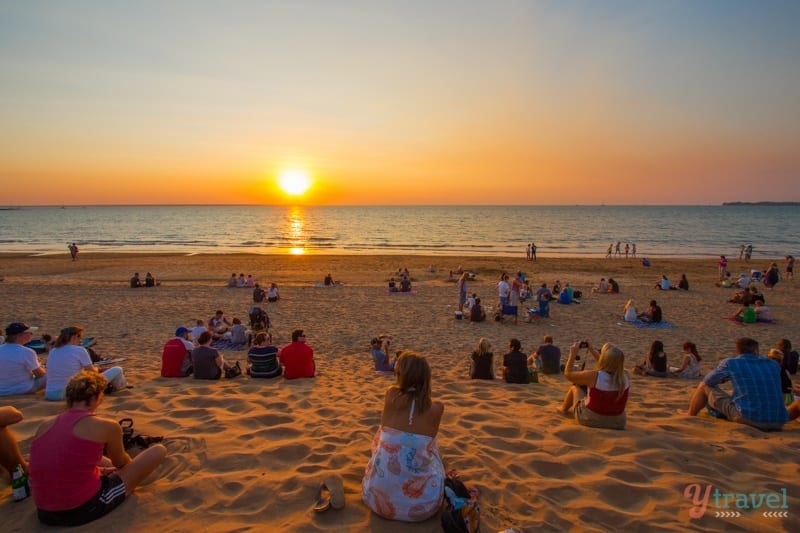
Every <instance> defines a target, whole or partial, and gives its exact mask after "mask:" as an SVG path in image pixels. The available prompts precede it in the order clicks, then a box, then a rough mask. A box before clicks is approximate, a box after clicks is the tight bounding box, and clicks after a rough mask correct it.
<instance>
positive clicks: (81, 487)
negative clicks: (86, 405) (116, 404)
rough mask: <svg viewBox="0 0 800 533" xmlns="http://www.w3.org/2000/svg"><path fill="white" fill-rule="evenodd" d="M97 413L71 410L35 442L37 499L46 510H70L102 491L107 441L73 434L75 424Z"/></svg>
mask: <svg viewBox="0 0 800 533" xmlns="http://www.w3.org/2000/svg"><path fill="white" fill-rule="evenodd" d="M87 416H94V413H91V412H89V411H84V410H69V411H67V412H65V413H62V414H60V415H58V417H57V418H56V421H55V423H54V424H53V425H52V426H51V427H50V429H48V430H47V431H45V432H44V433H42V434H41V435H39V436H38V437H37V438H35V439H34V440H33V442H32V443H31V450H30V452H31V460H30V482H31V492H32V493H33V501H34V502H35V503H36V507H37V508H39V509H42V510H44V511H66V510H69V509H74V508H75V507H78V506H79V505H81V504H83V503H86V502H87V501H89V500H90V499H91V498H92V496H94V495H95V494H96V493H97V491H98V490H100V471H99V470H98V468H97V465H98V464H99V463H100V459H102V457H103V443H102V442H94V441H91V440H86V439H82V438H80V437H76V436H75V435H73V434H72V429H73V427H74V426H75V424H76V423H77V422H78V421H79V420H82V419H83V418H85V417H87Z"/></svg>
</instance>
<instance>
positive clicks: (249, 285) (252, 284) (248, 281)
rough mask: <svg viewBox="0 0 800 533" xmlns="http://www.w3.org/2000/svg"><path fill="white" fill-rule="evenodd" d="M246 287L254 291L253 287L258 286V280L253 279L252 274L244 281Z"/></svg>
mask: <svg viewBox="0 0 800 533" xmlns="http://www.w3.org/2000/svg"><path fill="white" fill-rule="evenodd" d="M244 286H245V287H247V288H249V289H252V288H253V287H255V286H256V279H255V278H254V277H253V275H252V274H248V275H247V279H246V280H244Z"/></svg>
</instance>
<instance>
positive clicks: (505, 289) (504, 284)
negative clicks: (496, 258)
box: [497, 272, 511, 305]
mask: <svg viewBox="0 0 800 533" xmlns="http://www.w3.org/2000/svg"><path fill="white" fill-rule="evenodd" d="M510 292H511V286H510V285H509V284H508V274H506V273H505V272H503V274H502V275H501V276H500V281H499V282H498V283H497V296H498V297H499V298H500V305H506V304H508V295H509V293H510Z"/></svg>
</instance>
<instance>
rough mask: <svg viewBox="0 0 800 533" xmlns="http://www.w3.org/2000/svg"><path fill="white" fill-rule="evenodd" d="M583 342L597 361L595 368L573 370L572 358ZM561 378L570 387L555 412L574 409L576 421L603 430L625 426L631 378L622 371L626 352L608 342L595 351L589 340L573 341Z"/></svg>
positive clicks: (574, 358)
mask: <svg viewBox="0 0 800 533" xmlns="http://www.w3.org/2000/svg"><path fill="white" fill-rule="evenodd" d="M582 345H585V347H586V348H587V349H588V351H589V353H590V354H591V355H592V357H594V359H595V360H596V361H597V370H576V369H575V360H576V358H577V357H578V352H579V351H580V349H581V346H582ZM564 377H566V378H567V379H568V380H569V381H571V382H572V386H571V387H570V389H569V390H568V391H567V394H566V396H565V397H564V402H563V403H562V404H561V407H560V408H559V409H558V411H559V412H560V413H562V414H565V415H566V414H568V413H569V412H570V410H574V416H575V419H576V420H577V421H578V423H579V424H581V425H584V426H589V427H596V428H606V429H624V428H625V423H626V416H625V406H626V404H627V403H628V392H629V390H630V378H629V377H628V373H627V372H625V354H624V353H623V352H622V350H620V349H619V348H617V347H616V346H614V345H613V344H611V343H608V342H607V343H605V344H604V345H603V347H602V349H601V350H600V353H599V354H598V353H597V351H596V350H595V349H594V347H593V346H592V345H591V343H589V341H583V342H577V341H576V342H575V343H574V344H573V345H572V346H570V349H569V357H568V358H567V363H566V364H565V365H564Z"/></svg>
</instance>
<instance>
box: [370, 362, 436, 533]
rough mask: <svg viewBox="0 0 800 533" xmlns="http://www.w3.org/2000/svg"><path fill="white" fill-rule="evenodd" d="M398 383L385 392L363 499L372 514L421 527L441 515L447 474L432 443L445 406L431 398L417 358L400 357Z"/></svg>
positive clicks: (427, 371)
mask: <svg viewBox="0 0 800 533" xmlns="http://www.w3.org/2000/svg"><path fill="white" fill-rule="evenodd" d="M395 368H396V371H395V374H396V376H397V382H396V384H395V385H393V386H392V387H390V388H389V389H388V390H387V391H386V396H385V399H384V402H383V412H382V413H381V423H380V427H379V428H378V431H377V432H376V433H375V438H374V439H373V441H372V457H370V460H369V462H368V463H367V468H366V471H365V473H364V479H363V480H362V482H361V498H362V499H363V500H364V503H365V504H366V505H367V507H369V508H370V509H371V510H372V512H374V513H375V514H377V515H379V516H381V517H383V518H386V519H389V520H400V521H403V522H421V521H423V520H427V519H429V518H431V517H432V516H435V515H436V514H437V513H439V511H440V508H441V505H442V498H443V496H444V480H445V472H444V465H443V464H442V460H441V458H440V457H439V442H438V440H437V438H436V435H437V433H438V432H439V424H440V422H441V420H442V413H444V404H442V402H439V401H434V400H432V398H431V368H430V366H429V365H428V361H427V360H426V359H425V358H424V357H422V356H421V355H419V354H417V353H415V352H411V351H408V350H406V351H403V352H402V353H401V354H400V357H399V358H398V360H397V364H396V366H395Z"/></svg>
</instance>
